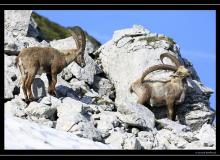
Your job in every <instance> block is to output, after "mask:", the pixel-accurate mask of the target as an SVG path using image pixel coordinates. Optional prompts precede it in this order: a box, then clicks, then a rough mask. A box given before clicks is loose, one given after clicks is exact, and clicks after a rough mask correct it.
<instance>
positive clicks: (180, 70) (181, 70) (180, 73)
mask: <svg viewBox="0 0 220 160" xmlns="http://www.w3.org/2000/svg"><path fill="white" fill-rule="evenodd" d="M165 57H167V58H169V59H170V60H171V61H172V62H173V63H174V64H175V66H176V69H177V71H176V72H175V74H174V75H172V76H173V77H180V78H186V77H189V76H190V75H191V74H192V73H191V72H190V71H189V70H188V69H187V68H185V67H184V66H183V65H182V64H181V63H180V62H179V60H178V59H177V58H176V57H174V56H173V55H171V54H169V53H163V54H161V55H160V60H161V62H162V63H163V59H164V58H165Z"/></svg>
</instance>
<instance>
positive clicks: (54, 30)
mask: <svg viewBox="0 0 220 160" xmlns="http://www.w3.org/2000/svg"><path fill="white" fill-rule="evenodd" d="M31 16H32V18H33V19H34V20H35V22H36V23H37V25H38V29H39V31H40V33H41V35H40V36H39V37H37V39H38V40H39V41H42V40H46V41H52V40H58V39H64V38H67V37H70V36H71V33H70V32H69V30H68V29H71V30H73V31H74V29H75V28H74V27H63V26H61V25H59V24H57V23H55V22H52V21H50V20H49V19H48V18H46V17H43V16H40V15H39V14H37V13H36V12H32V15H31ZM84 32H85V35H86V38H87V39H88V40H89V41H90V42H91V43H92V44H93V45H94V46H95V48H98V47H100V46H101V43H100V42H99V41H97V40H96V39H95V38H93V37H92V36H90V35H89V34H88V33H87V32H86V31H84Z"/></svg>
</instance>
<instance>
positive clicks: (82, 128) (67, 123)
mask: <svg viewBox="0 0 220 160" xmlns="http://www.w3.org/2000/svg"><path fill="white" fill-rule="evenodd" d="M83 106H86V104H84V103H82V102H80V101H77V100H74V99H71V98H69V97H67V98H64V99H63V102H62V104H61V105H60V106H58V108H57V115H58V117H59V118H58V119H57V125H56V129H58V130H62V131H66V132H71V133H73V134H75V135H78V136H80V137H85V138H88V139H92V140H95V141H101V140H102V139H101V134H100V132H99V131H98V130H97V129H96V128H95V126H94V123H93V122H92V121H91V120H90V119H91V118H90V115H89V114H87V112H86V111H85V109H84V107H83Z"/></svg>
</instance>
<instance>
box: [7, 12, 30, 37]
mask: <svg viewBox="0 0 220 160" xmlns="http://www.w3.org/2000/svg"><path fill="white" fill-rule="evenodd" d="M31 13H32V10H5V11H4V18H5V19H4V23H5V24H4V27H5V34H6V33H10V34H11V35H12V36H13V37H17V36H19V35H20V36H26V35H27V31H28V26H29V22H30V17H31Z"/></svg>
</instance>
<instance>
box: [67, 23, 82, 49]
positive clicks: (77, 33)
mask: <svg viewBox="0 0 220 160" xmlns="http://www.w3.org/2000/svg"><path fill="white" fill-rule="evenodd" d="M72 29H73V31H72V30H69V31H70V33H71V35H72V36H73V39H74V40H75V42H76V47H77V49H79V50H80V51H81V52H83V51H84V50H85V47H86V36H85V33H84V31H83V30H82V28H80V27H79V26H75V27H73V28H72Z"/></svg>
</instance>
